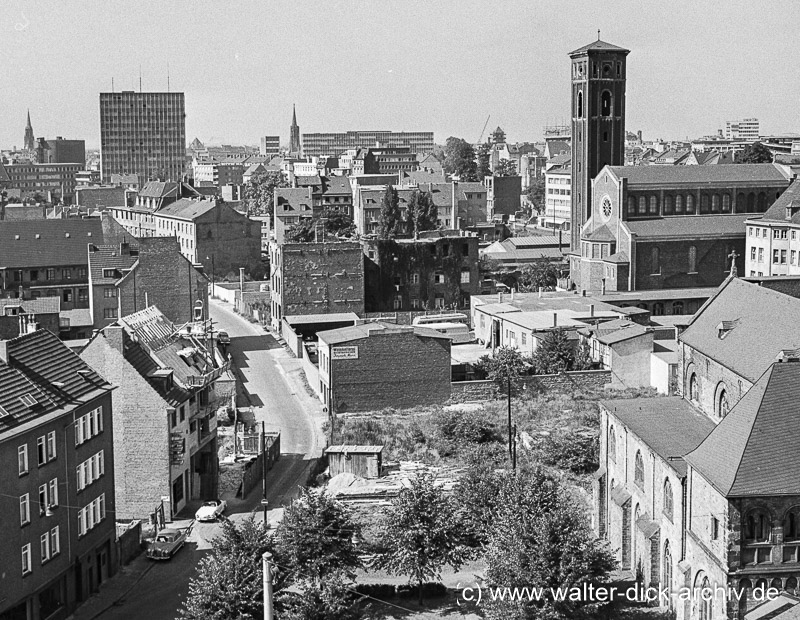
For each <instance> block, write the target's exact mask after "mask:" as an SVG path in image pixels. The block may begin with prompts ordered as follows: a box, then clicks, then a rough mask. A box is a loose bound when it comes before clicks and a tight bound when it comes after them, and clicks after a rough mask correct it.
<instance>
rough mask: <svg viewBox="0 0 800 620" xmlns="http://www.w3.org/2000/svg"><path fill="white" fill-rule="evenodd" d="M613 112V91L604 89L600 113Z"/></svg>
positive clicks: (608, 114) (601, 96)
mask: <svg viewBox="0 0 800 620" xmlns="http://www.w3.org/2000/svg"><path fill="white" fill-rule="evenodd" d="M612 113H613V105H612V101H611V92H610V91H607V90H604V91H603V92H602V94H601V95H600V115H601V116H611V114H612Z"/></svg>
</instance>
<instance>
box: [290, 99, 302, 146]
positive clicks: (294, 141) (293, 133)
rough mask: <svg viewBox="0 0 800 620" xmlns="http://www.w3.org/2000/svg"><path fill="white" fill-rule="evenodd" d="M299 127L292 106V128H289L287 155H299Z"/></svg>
mask: <svg viewBox="0 0 800 620" xmlns="http://www.w3.org/2000/svg"><path fill="white" fill-rule="evenodd" d="M300 150H301V147H300V127H299V125H298V124H297V110H296V108H295V105H294V104H292V126H291V127H290V128H289V153H290V154H291V155H300Z"/></svg>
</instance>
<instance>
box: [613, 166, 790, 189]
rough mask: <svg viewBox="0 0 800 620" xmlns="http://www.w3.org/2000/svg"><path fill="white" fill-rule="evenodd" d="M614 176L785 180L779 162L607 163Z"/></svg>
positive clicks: (651, 181) (646, 180) (660, 180)
mask: <svg viewBox="0 0 800 620" xmlns="http://www.w3.org/2000/svg"><path fill="white" fill-rule="evenodd" d="M608 169H609V170H610V171H611V172H612V173H613V174H614V175H615V176H616V177H617V178H626V179H628V188H629V189H632V186H634V185H664V184H681V183H686V184H697V183H719V184H726V183H727V184H731V185H733V184H736V183H754V182H755V183H758V182H769V181H786V182H787V184H788V179H787V177H786V174H785V173H784V172H783V170H782V169H781V167H780V166H777V165H775V164H719V165H717V166H608Z"/></svg>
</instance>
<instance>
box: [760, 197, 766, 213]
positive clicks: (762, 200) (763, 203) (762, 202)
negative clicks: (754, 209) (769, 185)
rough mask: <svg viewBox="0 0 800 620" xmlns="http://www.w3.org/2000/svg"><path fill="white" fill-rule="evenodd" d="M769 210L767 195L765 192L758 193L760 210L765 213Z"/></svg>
mask: <svg viewBox="0 0 800 620" xmlns="http://www.w3.org/2000/svg"><path fill="white" fill-rule="evenodd" d="M766 210H767V195H766V194H765V193H764V192H761V193H759V194H758V212H759V213H764V211H766Z"/></svg>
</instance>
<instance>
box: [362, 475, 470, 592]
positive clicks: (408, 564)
mask: <svg viewBox="0 0 800 620" xmlns="http://www.w3.org/2000/svg"><path fill="white" fill-rule="evenodd" d="M457 514H458V509H457V507H456V506H455V503H454V502H453V500H452V499H451V498H449V497H447V496H446V495H445V494H444V491H443V490H442V489H441V488H440V487H437V486H435V485H434V479H433V477H432V476H430V475H427V474H420V475H418V476H416V477H415V478H412V479H411V481H410V486H409V487H406V488H403V489H401V490H400V493H399V495H398V496H397V497H396V498H395V499H394V500H392V503H391V506H390V507H389V509H388V510H387V512H386V515H385V522H384V525H383V529H382V538H383V542H384V545H385V546H386V551H385V552H384V553H382V554H380V555H378V556H376V557H375V559H374V560H373V562H372V563H371V566H372V567H374V568H378V569H383V570H386V571H387V572H388V573H389V574H392V575H408V576H409V581H410V582H412V583H415V584H417V587H418V588H419V590H418V593H417V594H418V597H419V602H420V603H422V586H423V584H424V583H425V582H426V581H430V580H431V579H439V577H440V575H441V571H442V568H444V566H446V565H448V566H451V567H452V568H453V569H455V570H457V569H458V568H459V567H461V565H462V564H463V563H464V562H465V561H466V560H467V558H468V556H469V554H468V550H467V548H466V546H465V545H464V544H463V542H464V531H463V527H462V526H461V524H460V523H459V521H458V519H457Z"/></svg>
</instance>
